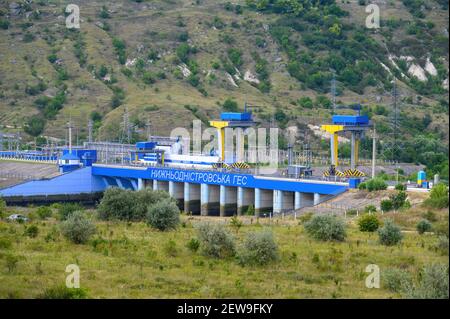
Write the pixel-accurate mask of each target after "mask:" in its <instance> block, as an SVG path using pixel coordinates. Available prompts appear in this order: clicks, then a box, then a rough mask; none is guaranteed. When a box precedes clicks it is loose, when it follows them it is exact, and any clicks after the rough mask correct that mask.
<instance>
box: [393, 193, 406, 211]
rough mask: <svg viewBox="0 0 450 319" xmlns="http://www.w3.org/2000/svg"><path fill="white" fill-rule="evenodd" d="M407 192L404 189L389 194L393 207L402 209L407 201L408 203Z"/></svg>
mask: <svg viewBox="0 0 450 319" xmlns="http://www.w3.org/2000/svg"><path fill="white" fill-rule="evenodd" d="M406 198H407V195H406V192H404V191H399V192H398V193H397V194H392V195H391V196H389V199H390V200H391V202H392V208H393V209H400V208H402V207H403V206H404V205H405V203H406Z"/></svg>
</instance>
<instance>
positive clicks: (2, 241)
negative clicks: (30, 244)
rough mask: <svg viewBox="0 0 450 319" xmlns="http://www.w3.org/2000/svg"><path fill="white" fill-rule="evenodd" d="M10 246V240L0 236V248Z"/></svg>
mask: <svg viewBox="0 0 450 319" xmlns="http://www.w3.org/2000/svg"><path fill="white" fill-rule="evenodd" d="M11 247H12V241H11V240H10V239H9V238H6V237H0V249H9V248H11Z"/></svg>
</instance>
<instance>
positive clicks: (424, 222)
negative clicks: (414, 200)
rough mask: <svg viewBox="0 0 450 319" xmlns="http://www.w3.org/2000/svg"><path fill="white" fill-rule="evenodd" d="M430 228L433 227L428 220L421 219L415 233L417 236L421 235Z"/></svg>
mask: <svg viewBox="0 0 450 319" xmlns="http://www.w3.org/2000/svg"><path fill="white" fill-rule="evenodd" d="M432 227H433V226H432V225H431V223H430V222H429V221H428V220H426V219H422V220H421V221H420V222H418V223H417V225H416V229H417V232H418V233H419V234H423V233H425V232H427V231H430V230H431V228H432Z"/></svg>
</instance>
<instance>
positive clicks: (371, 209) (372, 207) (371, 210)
mask: <svg viewBox="0 0 450 319" xmlns="http://www.w3.org/2000/svg"><path fill="white" fill-rule="evenodd" d="M376 211H377V208H376V207H375V205H367V206H366V207H364V212H365V213H375V212H376Z"/></svg>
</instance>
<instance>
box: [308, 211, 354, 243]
mask: <svg viewBox="0 0 450 319" xmlns="http://www.w3.org/2000/svg"><path fill="white" fill-rule="evenodd" d="M305 230H306V232H307V233H308V234H309V235H310V236H311V237H313V238H315V239H317V240H323V241H333V240H335V241H343V240H345V237H346V235H347V234H346V231H345V223H344V222H343V220H342V219H340V218H338V217H336V216H332V215H315V216H314V217H313V218H311V220H310V221H308V222H307V223H305Z"/></svg>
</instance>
